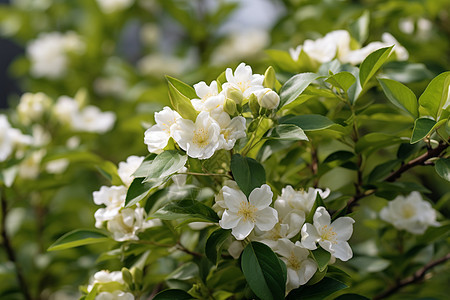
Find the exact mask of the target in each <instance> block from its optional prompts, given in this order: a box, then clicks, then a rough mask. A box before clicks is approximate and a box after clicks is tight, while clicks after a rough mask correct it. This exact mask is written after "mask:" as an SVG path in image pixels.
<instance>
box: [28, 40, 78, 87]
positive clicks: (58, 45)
mask: <svg viewBox="0 0 450 300" xmlns="http://www.w3.org/2000/svg"><path fill="white" fill-rule="evenodd" d="M83 51H84V43H83V42H82V41H81V39H80V37H79V36H78V35H77V34H75V33H74V32H67V33H65V34H62V33H59V32H51V33H43V34H40V35H39V37H38V38H37V39H36V40H33V41H31V43H30V44H29V45H28V47H27V55H28V56H29V58H30V60H31V74H32V75H33V76H35V77H47V78H50V79H57V78H61V77H62V76H64V75H65V73H66V72H67V68H68V64H69V59H68V53H69V52H75V53H82V52H83Z"/></svg>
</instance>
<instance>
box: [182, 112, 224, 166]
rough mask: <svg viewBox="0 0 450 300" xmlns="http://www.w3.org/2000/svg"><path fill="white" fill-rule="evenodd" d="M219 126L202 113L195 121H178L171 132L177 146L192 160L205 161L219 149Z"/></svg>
mask: <svg viewBox="0 0 450 300" xmlns="http://www.w3.org/2000/svg"><path fill="white" fill-rule="evenodd" d="M219 135H220V126H219V124H218V123H217V122H216V121H215V120H214V119H213V118H211V116H210V115H209V113H207V112H205V111H202V112H201V113H200V114H199V115H198V116H197V119H196V120H195V123H194V122H192V121H191V120H186V119H178V120H177V122H176V127H175V129H174V132H173V138H174V140H175V141H176V142H177V144H178V145H179V146H180V147H181V149H183V150H184V151H186V153H187V155H188V156H190V157H193V158H199V159H207V158H210V157H211V156H213V154H214V152H215V151H216V150H217V149H218V148H219V146H220V141H219Z"/></svg>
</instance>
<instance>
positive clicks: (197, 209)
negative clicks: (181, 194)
mask: <svg viewBox="0 0 450 300" xmlns="http://www.w3.org/2000/svg"><path fill="white" fill-rule="evenodd" d="M151 217H152V218H159V219H162V220H177V219H180V220H181V219H187V220H189V221H192V222H194V221H206V222H218V221H219V217H218V216H217V213H216V212H215V211H214V210H212V208H210V207H209V206H206V205H205V204H203V203H201V202H199V201H196V200H191V199H185V200H177V201H172V202H170V203H168V204H166V205H165V206H164V207H162V208H160V209H158V210H157V211H156V212H155V213H154V214H152V215H151Z"/></svg>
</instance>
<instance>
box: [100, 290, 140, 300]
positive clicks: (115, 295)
mask: <svg viewBox="0 0 450 300" xmlns="http://www.w3.org/2000/svg"><path fill="white" fill-rule="evenodd" d="M95 300H134V296H133V294H131V293H128V292H124V291H114V292H111V293H110V292H101V293H99V294H98V295H97V296H96V297H95Z"/></svg>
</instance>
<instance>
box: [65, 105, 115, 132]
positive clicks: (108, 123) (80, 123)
mask: <svg viewBox="0 0 450 300" xmlns="http://www.w3.org/2000/svg"><path fill="white" fill-rule="evenodd" d="M115 122H116V114H115V113H113V112H112V111H106V112H102V111H101V110H100V109H99V108H98V107H97V106H93V105H88V106H86V107H85V108H83V109H82V110H81V111H80V112H79V114H77V115H75V118H74V119H73V124H72V126H73V128H74V129H75V130H78V131H86V132H95V133H105V132H107V131H109V130H111V129H112V127H113V126H114V123H115Z"/></svg>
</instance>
